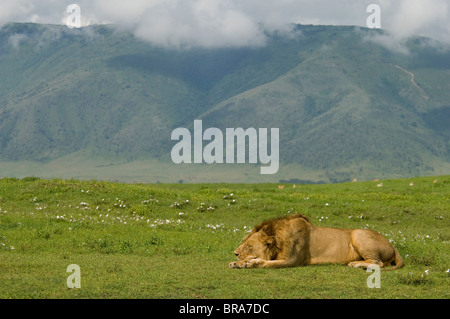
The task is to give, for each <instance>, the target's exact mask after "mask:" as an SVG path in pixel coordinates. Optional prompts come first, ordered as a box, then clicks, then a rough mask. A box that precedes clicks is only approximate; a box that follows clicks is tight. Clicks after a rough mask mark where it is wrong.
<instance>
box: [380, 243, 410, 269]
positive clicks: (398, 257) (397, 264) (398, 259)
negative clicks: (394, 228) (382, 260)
mask: <svg viewBox="0 0 450 319" xmlns="http://www.w3.org/2000/svg"><path fill="white" fill-rule="evenodd" d="M394 250H395V258H394V261H395V266H394V267H392V268H385V269H384V270H386V271H391V270H396V269H399V268H402V267H403V266H404V265H405V263H404V262H403V258H402V256H401V255H400V253H399V252H398V250H397V249H396V248H394Z"/></svg>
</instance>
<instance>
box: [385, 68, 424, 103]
mask: <svg viewBox="0 0 450 319" xmlns="http://www.w3.org/2000/svg"><path fill="white" fill-rule="evenodd" d="M393 66H395V67H396V68H397V69H399V70H402V71H403V72H405V73H406V74H408V75H409V76H410V77H411V83H412V84H413V85H414V86H415V87H416V88H417V89H418V90H419V91H420V94H422V96H423V98H424V99H425V100H428V99H429V98H430V97H429V96H428V95H427V94H426V93H425V91H424V90H423V89H422V88H421V87H420V86H419V85H418V84H417V83H416V81H415V75H414V73H412V72H409V71H408V70H405V69H404V68H402V67H401V66H398V65H396V64H393Z"/></svg>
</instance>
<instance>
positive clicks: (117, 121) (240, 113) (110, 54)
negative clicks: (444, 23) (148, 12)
mask: <svg viewBox="0 0 450 319" xmlns="http://www.w3.org/2000/svg"><path fill="white" fill-rule="evenodd" d="M194 120H202V121H203V126H204V128H207V127H214V128H219V129H220V130H223V131H225V129H226V128H238V127H241V128H244V129H246V128H279V157H280V159H279V161H280V169H279V171H278V172H277V173H276V174H273V175H261V174H260V173H259V166H260V165H254V164H213V165H208V164H178V165H177V164H175V163H173V162H172V160H171V157H170V154H171V149H172V147H173V146H174V144H175V143H176V142H174V141H172V140H171V132H172V131H173V130H174V129H176V128H179V127H183V128H187V129H189V130H191V131H192V129H193V124H194ZM449 123H450V47H449V46H448V45H447V44H443V43H439V42H437V41H434V40H432V39H429V38H424V37H419V36H417V37H412V38H410V39H408V40H407V41H406V40H405V41H403V42H401V43H398V42H397V43H396V42H394V40H393V39H391V38H390V37H389V35H388V34H387V33H386V32H385V31H383V30H379V29H365V28H360V27H353V26H313V25H295V26H293V28H292V31H291V32H283V33H281V32H279V33H271V34H267V41H266V44H265V45H264V46H259V47H228V48H227V47H224V48H215V49H208V48H186V49H170V48H162V47H157V46H154V45H152V44H151V43H148V42H145V41H143V40H140V39H139V38H137V37H135V36H134V35H133V34H132V33H129V32H126V31H123V30H120V29H119V28H117V27H115V26H112V25H95V26H89V27H84V28H81V29H75V28H74V29H69V28H67V27H66V26H61V25H41V24H33V23H9V24H6V25H5V26H3V27H2V28H1V30H0V176H15V177H24V176H38V177H61V178H72V177H73V178H83V179H90V178H93V179H107V180H117V181H125V182H280V181H284V182H294V183H297V182H298V183H301V182H314V183H317V182H325V183H328V182H341V181H350V180H352V179H354V178H357V179H358V180H370V179H375V178H405V177H413V176H421V175H443V174H449V173H450V142H449V141H450V125H449Z"/></svg>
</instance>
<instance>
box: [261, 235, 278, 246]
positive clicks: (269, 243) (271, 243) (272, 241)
mask: <svg viewBox="0 0 450 319" xmlns="http://www.w3.org/2000/svg"><path fill="white" fill-rule="evenodd" d="M264 243H265V244H266V246H268V247H272V246H274V245H275V244H276V240H275V236H267V238H264Z"/></svg>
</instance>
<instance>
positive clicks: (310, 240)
mask: <svg viewBox="0 0 450 319" xmlns="http://www.w3.org/2000/svg"><path fill="white" fill-rule="evenodd" d="M234 254H235V255H236V257H237V258H238V261H235V262H231V263H230V264H229V267H230V268H285V267H297V266H306V265H316V264H325V263H333V264H347V265H348V266H350V267H354V268H358V267H360V268H364V269H366V268H367V267H369V266H370V265H377V266H379V267H380V268H381V267H388V266H392V265H393V266H394V267H392V268H384V269H385V270H394V269H399V268H401V267H403V265H404V263H403V259H402V257H401V256H400V254H399V252H398V251H397V249H395V248H394V246H392V245H391V243H390V242H389V241H388V240H387V239H386V238H384V237H383V236H382V235H381V234H379V233H378V232H376V231H373V230H368V229H339V228H325V227H316V226H314V225H312V224H311V222H310V221H309V219H308V218H307V217H306V216H303V215H301V214H294V215H289V216H286V217H280V218H275V219H271V220H267V221H263V222H262V223H260V224H258V225H257V226H256V227H255V228H254V229H253V230H252V231H251V232H250V234H248V235H247V236H246V237H245V238H244V240H243V242H242V244H241V245H240V246H239V247H238V248H237V249H236V250H235V251H234Z"/></svg>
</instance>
